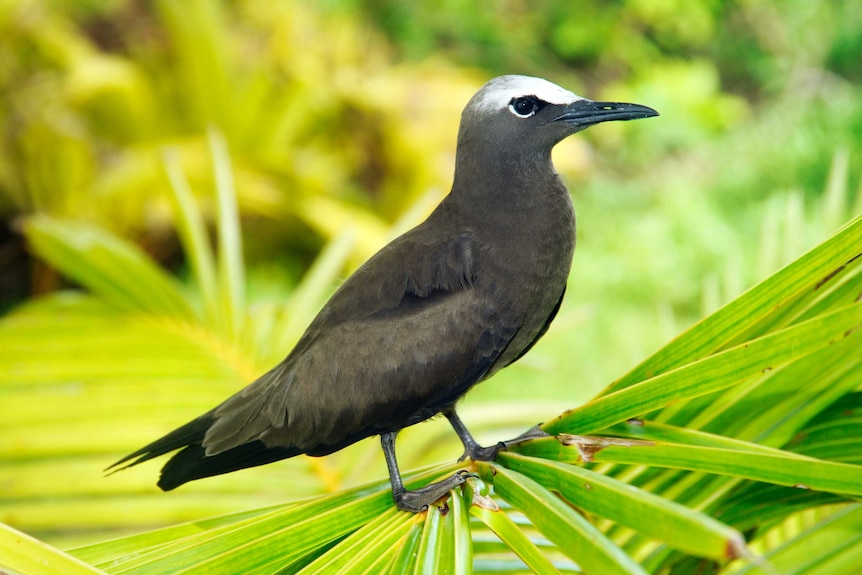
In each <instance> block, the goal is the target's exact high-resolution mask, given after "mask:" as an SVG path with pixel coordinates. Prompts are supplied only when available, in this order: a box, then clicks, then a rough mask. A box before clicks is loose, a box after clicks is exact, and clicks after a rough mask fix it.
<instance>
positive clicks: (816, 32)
mask: <svg viewBox="0 0 862 575" xmlns="http://www.w3.org/2000/svg"><path fill="white" fill-rule="evenodd" d="M860 38H862V5H859V3H858V2H853V1H851V0H843V1H842V0H836V1H833V2H829V3H823V2H808V1H807V0H788V1H786V2H782V3H775V2H768V1H765V0H740V1H737V2H720V1H718V0H698V1H688V2H686V1H683V0H661V1H647V0H615V1H612V2H600V1H597V0H588V1H582V2H577V3H573V2H570V1H567V0H542V1H539V2H525V1H523V0H506V1H503V2H499V3H493V4H489V3H485V2H480V1H479V0H434V1H426V2H399V1H395V0H384V1H379V2H368V1H362V0H326V1H324V2H320V3H316V4H312V3H303V2H297V1H285V2H268V1H264V0H236V1H233V2H219V1H214V0H184V1H180V0H154V1H153V2H140V1H134V0H87V1H76V2H65V1H62V0H0V218H2V223H3V225H2V226H0V310H7V309H10V308H13V307H15V306H17V305H19V304H21V303H22V302H24V301H25V300H28V299H29V298H33V297H34V296H39V295H42V294H45V293H49V292H53V291H54V290H57V289H58V288H63V287H68V285H69V284H68V283H67V282H68V281H69V280H68V279H62V278H60V277H59V276H58V274H57V273H56V272H54V271H52V270H51V269H50V268H49V267H48V266H46V265H45V264H44V263H43V262H40V261H38V260H34V259H33V258H32V257H31V255H30V254H29V253H28V251H27V248H26V246H25V242H24V239H23V236H22V233H21V229H22V227H23V226H22V224H21V222H22V221H26V220H27V219H28V218H31V217H32V216H33V215H35V214H38V215H49V216H55V217H62V218H66V219H74V220H77V221H79V222H83V223H85V224H88V225H95V226H98V227H100V228H103V229H106V230H108V231H110V232H112V233H113V234H115V235H117V236H120V237H125V238H127V239H129V240H131V241H133V242H135V243H137V244H138V245H139V246H141V247H142V248H143V250H144V251H145V252H147V253H148V254H149V255H150V256H151V257H153V258H154V259H155V260H156V261H158V262H160V263H161V264H163V265H164V266H165V267H167V268H168V269H169V270H171V271H173V272H176V273H177V274H179V276H180V277H181V279H182V280H183V281H184V282H186V283H190V282H191V281H192V280H191V279H190V277H191V276H193V275H194V273H193V270H190V267H192V264H191V263H190V262H187V261H186V260H185V259H184V256H183V251H182V250H181V249H180V245H181V238H179V237H178V232H177V231H176V230H175V221H176V220H175V216H174V215H173V214H174V212H173V210H172V201H173V200H172V199H171V197H172V196H171V194H170V192H169V189H170V184H169V178H168V177H167V176H166V171H165V161H164V151H165V149H166V148H170V149H171V150H172V154H173V156H172V157H173V160H170V161H175V162H177V163H178V165H179V170H180V171H181V172H182V173H183V174H185V175H187V177H188V179H189V184H190V185H189V188H190V190H192V191H193V193H195V194H196V195H197V197H196V199H195V201H196V202H197V204H198V205H200V206H202V211H203V214H204V217H205V219H206V221H207V224H208V228H207V229H208V230H210V233H211V235H213V232H212V229H213V223H212V222H213V219H214V217H215V216H214V214H215V213H216V211H217V209H216V206H215V205H214V201H213V200H212V198H213V197H214V194H213V190H214V188H215V182H214V177H213V175H212V174H213V170H212V166H211V163H212V162H211V159H210V154H209V151H208V144H207V131H208V130H209V129H210V128H213V127H214V128H216V129H217V130H218V131H219V132H220V133H222V134H224V138H225V141H226V145H227V148H228V150H229V153H230V156H231V164H232V167H233V174H234V178H235V188H236V193H237V198H238V204H239V210H240V216H241V219H242V221H243V226H244V229H245V230H246V232H245V234H244V237H243V240H244V246H243V248H244V254H245V257H246V264H247V268H248V271H247V286H245V287H246V288H247V289H248V292H249V296H248V300H249V301H250V302H251V304H252V308H253V309H255V310H257V311H258V312H259V315H260V316H266V311H267V310H268V309H269V308H268V307H267V306H276V305H281V304H282V303H283V302H284V301H285V300H288V299H289V298H290V297H291V294H292V291H293V289H294V287H295V286H297V285H301V284H300V278H302V277H303V275H304V274H305V272H306V271H307V270H308V269H309V266H310V265H311V264H312V262H313V261H314V259H315V257H316V256H317V254H318V252H319V251H320V250H321V249H322V247H323V246H325V245H332V243H337V242H340V241H342V239H343V237H344V236H343V234H345V233H346V232H348V231H349V234H348V235H349V236H350V237H352V238H353V244H352V248H351V250H352V253H351V254H350V255H348V256H346V257H345V261H346V263H345V264H344V266H343V269H342V270H340V274H339V273H335V272H333V273H332V274H331V275H332V276H335V275H341V276H342V277H343V275H344V274H346V273H347V272H348V271H349V269H351V268H352V267H354V266H355V265H356V264H357V263H359V262H360V261H362V260H363V259H364V258H365V257H367V256H368V255H370V254H371V253H372V252H373V251H374V250H376V249H377V248H378V247H379V246H380V245H382V244H383V243H384V242H385V241H386V239H387V238H389V237H391V236H392V235H394V234H397V233H399V232H400V231H403V230H404V229H405V228H406V227H408V226H410V225H412V224H414V223H416V222H417V221H419V220H420V219H421V218H422V217H423V215H424V214H425V213H427V212H428V211H429V210H430V209H431V208H432V207H433V205H434V204H435V203H436V201H437V200H438V199H439V198H441V197H442V196H443V195H444V194H445V193H446V191H447V190H448V186H449V183H450V178H451V172H452V167H453V160H454V145H455V136H456V130H457V122H458V116H459V114H460V110H461V109H462V107H463V105H464V104H465V102H466V101H467V99H468V98H469V97H470V95H471V94H472V93H473V91H474V90H475V89H476V88H478V86H480V85H481V84H482V83H483V82H484V81H485V80H486V79H488V78H490V77H492V76H494V75H497V74H500V73H526V74H531V75H538V76H544V77H547V78H549V79H551V80H553V81H555V82H557V83H559V84H561V85H563V86H565V87H567V88H570V89H573V90H574V91H576V92H578V93H580V94H583V95H585V96H587V97H594V98H601V99H615V100H629V101H635V102H641V103H644V104H647V105H650V106H653V107H655V108H657V109H658V110H659V111H660V112H661V113H662V117H661V118H658V119H656V120H655V121H650V122H643V123H632V124H630V125H617V126H613V125H608V126H602V127H601V128H597V129H595V130H590V131H588V132H586V133H585V134H583V135H581V136H579V137H577V138H575V139H572V140H571V141H567V142H565V143H564V145H561V146H560V147H559V148H558V149H557V150H556V151H555V161H556V164H557V167H558V169H559V170H560V171H561V173H562V174H563V176H564V178H565V179H566V181H567V182H569V184H570V189H571V190H572V192H573V196H574V199H575V206H576V210H577V211H578V215H579V248H578V252H577V254H576V257H575V263H574V269H573V274H572V280H571V287H570V289H569V296H568V298H567V300H566V302H565V304H564V307H563V309H562V310H561V313H560V315H559V317H558V319H557V321H556V322H555V324H554V326H553V327H552V329H551V331H550V332H549V333H548V335H547V337H546V338H545V339H544V340H543V341H542V342H541V344H540V345H539V346H537V348H536V349H535V350H534V351H533V352H531V354H530V355H528V356H527V357H526V358H524V360H522V361H521V362H519V364H518V365H517V366H514V367H513V368H511V369H509V370H506V372H503V373H501V374H499V375H498V376H496V377H495V381H494V383H493V384H489V385H485V386H480V387H479V388H477V390H476V391H475V392H474V393H472V394H471V396H470V397H469V398H468V399H467V407H468V409H469V408H470V407H473V408H474V410H475V411H474V413H476V414H477V415H476V417H480V418H481V417H483V415H481V414H480V409H479V406H480V405H481V404H482V403H483V402H487V401H489V400H492V399H493V400H499V399H500V398H503V399H505V398H507V397H516V398H519V399H523V398H524V391H523V389H524V381H525V379H527V380H529V381H540V382H541V385H530V392H529V395H530V398H531V399H536V400H539V401H543V400H547V401H551V400H554V401H556V402H558V404H557V405H559V404H562V405H561V406H560V407H566V406H571V405H573V404H575V403H577V402H578V401H582V400H584V399H586V398H587V397H590V396H591V395H592V394H593V393H595V391H597V390H598V389H600V388H601V387H603V386H604V385H606V384H607V383H608V382H609V381H611V380H612V379H613V378H615V377H617V376H619V375H620V374H621V373H623V372H624V371H625V369H626V368H628V367H630V366H632V365H634V364H635V363H636V362H637V361H639V360H640V359H641V358H643V357H644V356H645V355H646V353H647V352H650V351H652V350H655V349H657V348H658V347H659V345H660V344H661V343H662V342H663V341H666V340H667V339H669V338H670V337H672V336H673V335H675V334H676V333H677V332H678V331H679V330H680V329H681V328H682V327H684V326H687V325H689V324H691V323H692V322H693V321H694V320H695V319H696V318H698V317H700V316H701V315H703V314H704V312H706V311H711V310H713V309H715V308H716V307H717V306H718V305H719V304H721V303H723V302H725V301H728V300H729V299H730V298H731V297H732V296H734V295H736V294H737V293H739V292H741V291H742V290H743V289H745V288H746V287H747V286H750V285H752V284H753V283H754V281H755V280H757V279H759V278H762V277H765V276H766V275H767V274H769V273H770V272H772V271H774V270H775V269H777V268H778V267H779V266H780V265H782V264H784V263H786V262H788V261H790V260H791V259H792V258H794V257H795V256H797V255H799V254H800V253H801V252H802V251H803V250H804V249H805V248H806V247H808V246H811V245H813V244H815V243H816V242H817V241H818V240H820V239H822V238H823V237H825V236H826V235H827V234H828V233H830V232H831V231H832V230H834V229H835V228H836V227H838V225H840V224H841V223H842V222H843V221H845V220H846V219H847V217H848V215H850V214H858V213H860V212H862V193H860V192H859V189H860V186H862V180H860V177H859V175H860V173H862V170H860V169H859V165H860V159H862V107H860V106H859V105H858V103H859V102H860V101H862V59H860V58H859V51H860V48H862V40H860ZM170 161H169V163H170ZM31 221H32V220H31ZM339 238H341V239H339ZM320 291H325V290H320ZM317 295H318V296H320V295H323V294H317ZM312 301H315V302H316V301H317V300H314V299H313V298H312ZM67 302H68V300H65V299H62V298H59V299H54V300H52V299H47V300H44V299H43V300H39V299H38V298H35V301H34V302H29V306H33V305H35V306H37V307H38V306H40V305H41V306H44V307H43V308H42V309H45V310H54V309H59V310H61V312H62V313H61V312H57V317H62V316H63V315H64V314H67V315H68V316H74V320H75V321H81V322H83V323H84V324H86V323H87V321H86V318H87V317H90V316H88V315H87V313H85V312H86V309H85V308H87V306H92V305H93V304H92V302H87V304H86V305H85V306H82V307H81V308H76V311H75V313H74V314H73V313H71V312H69V311H68V310H67V309H66V308H65V307H64V305H65V303H67ZM255 306H256V307H255ZM95 307H96V308H97V309H91V310H90V311H91V312H92V313H91V316H92V317H93V320H92V322H91V323H90V324H89V325H90V327H91V328H93V330H96V331H97V329H96V328H99V326H103V327H102V328H101V329H105V330H110V329H112V328H111V326H112V325H113V326H114V329H116V325H115V324H119V325H121V326H123V325H126V323H127V318H125V317H122V318H121V319H116V318H113V319H111V318H110V307H108V308H105V307H104V306H103V305H102V304H99V305H98V306H95ZM24 309H25V311H26V309H32V308H28V307H27V306H25V308H24ZM279 309H280V308H279ZM62 310H66V311H62ZM82 310H83V311H82ZM261 310H262V311H261ZM19 311H20V310H19ZM304 311H305V312H306V313H313V311H314V310H311V309H309V310H304ZM20 317H21V316H18V318H19V320H20ZM106 317H108V319H105V318H106ZM7 319H8V318H7ZM135 319H139V318H135ZM102 320H105V323H104V324H102V323H101V321H102ZM6 325H9V326H14V327H16V329H17V328H18V325H17V324H15V323H14V322H9V321H7V322H6ZM129 325H131V326H132V327H135V325H136V324H135V323H134V321H132V322H131V323H129ZM148 327H150V328H152V327H153V326H151V325H150V326H148ZM156 327H157V328H159V329H161V328H162V327H163V326H156ZM301 327H302V326H298V328H299V329H301ZM156 331H158V329H156ZM122 333H123V337H126V336H128V335H129V334H134V330H133V329H132V328H129V327H128V326H127V325H126V330H125V331H123V332H122ZM181 335H182V334H181ZM64 336H68V337H72V336H69V335H68V334H65V335H64ZM201 337H203V336H202V335H201ZM180 339H183V338H182V337H181V338H180ZM124 341H125V340H124ZM129 345H130V346H133V345H134V339H133V338H131V339H130V340H129ZM219 345H221V344H220V343H219V342H217V341H216V342H215V343H214V342H212V341H205V342H204V343H203V344H201V347H202V348H203V349H204V352H203V353H204V354H205V355H207V354H209V355H214V356H215V355H218V354H217V353H216V352H215V351H213V350H219V349H220V348H219ZM245 345H246V348H244V349H251V348H253V347H254V346H252V345H249V342H246V344H245ZM165 346H166V347H167V346H168V344H167V343H166V344H165ZM46 349H51V348H49V347H46ZM138 351H139V350H138ZM284 351H285V352H286V351H287V350H286V349H285V350H284ZM106 353H107V352H106ZM152 353H153V358H154V359H155V358H157V357H158V356H159V354H162V353H165V352H164V351H159V350H158V349H155V350H152ZM268 353H270V352H268ZM271 353H273V354H277V353H278V351H277V350H273V351H271ZM138 355H140V354H138ZM219 359H222V360H224V364H226V367H224V369H221V366H220V368H219V371H218V373H216V374H215V375H214V377H215V376H218V380H219V384H218V385H217V386H215V387H216V389H209V388H208V393H210V394H212V395H213V397H216V396H218V397H220V396H222V395H223V391H224V390H225V389H229V388H231V387H232V386H238V385H241V384H242V383H243V382H244V381H245V380H247V379H248V378H250V377H253V375H254V373H253V372H254V370H255V369H264V368H265V367H266V366H265V365H258V364H257V363H255V361H260V362H261V364H262V363H264V362H263V361H262V359H261V358H254V361H251V360H250V361H248V363H244V362H243V361H241V360H237V361H235V360H236V358H232V357H227V358H223V357H220V358H219ZM266 359H267V360H269V359H271V358H269V357H267V358H266ZM140 360H141V361H142V362H144V363H146V362H147V358H146V357H144V358H142V359H140ZM251 364H253V365H251ZM123 367H124V369H130V367H129V366H128V365H127V366H123ZM156 367H157V366H153V370H154V373H155V372H158V369H157V368H156ZM192 367H194V366H192ZM190 369H191V368H190ZM84 371H86V370H84ZM84 375H86V374H84ZM84 375H82V377H84ZM211 375H212V374H211ZM153 384H154V385H158V382H154V383H153ZM219 386H221V387H219ZM67 391H68V390H65V388H64V391H62V393H66V392H67ZM0 393H2V391H0ZM202 398H203V399H202ZM202 398H197V399H192V400H190V403H191V404H190V405H186V406H185V409H186V410H187V411H188V412H189V415H194V414H195V413H196V412H197V411H199V408H203V409H206V408H208V407H210V405H209V404H207V405H198V402H199V401H200V402H203V401H204V400H207V401H208V400H210V399H212V398H211V397H210V396H209V395H206V394H204V395H202ZM159 400H160V401H161V399H159ZM154 401H155V400H154ZM164 401H169V400H164ZM557 411H559V410H558V409H556V407H555V408H551V409H549V410H548V412H547V414H546V415H549V414H553V413H556V412H557ZM142 417H144V418H146V414H145V415H144V416H142ZM486 417H487V418H488V421H491V420H493V419H494V415H493V413H492V414H491V415H487V416H486ZM537 417H539V416H537ZM173 423H180V421H175V422H173ZM430 425H434V424H430ZM433 429H436V428H433ZM150 431H153V430H149V429H145V431H135V430H133V429H129V430H124V431H123V434H128V435H123V436H122V437H120V436H117V437H114V438H112V439H114V440H115V442H120V441H121V442H122V443H123V444H124V445H126V444H127V447H134V446H136V445H137V444H138V443H140V441H142V440H146V439H147V438H148V437H149V438H151V437H150V436H151V435H152V434H151V433H149V432H150ZM153 433H156V431H153ZM494 437H497V432H496V431H494V432H493V433H491V434H490V435H489V438H494ZM43 439H44V441H45V442H46V444H48V443H50V441H51V438H50V437H47V438H43ZM113 448H114V449H117V448H118V446H117V445H114V446H113ZM108 459H110V458H108ZM348 460H349V459H348ZM96 464H97V462H93V465H96ZM316 465H323V466H325V465H326V464H325V463H324V464H319V463H318V464H316ZM318 471H319V470H318ZM319 475H323V476H325V475H326V473H325V471H324V472H320V471H319ZM141 484H142V483H141ZM234 484H236V483H234ZM34 489H35V488H34ZM309 491H313V490H311V489H309ZM305 492H306V491H303V493H305ZM268 501H269V500H266V499H262V500H261V501H259V502H258V503H260V504H264V503H266V502H268ZM228 508H242V506H234V507H230V505H227V504H226V505H225V506H224V507H223V509H228ZM153 521H156V520H155V519H153ZM24 523H25V524H27V522H26V521H24ZM30 524H31V525H37V526H38V528H39V529H45V530H49V528H48V527H46V525H49V524H50V522H49V521H46V520H45V519H44V517H42V518H41V519H37V520H34V521H33V522H32V523H30Z"/></svg>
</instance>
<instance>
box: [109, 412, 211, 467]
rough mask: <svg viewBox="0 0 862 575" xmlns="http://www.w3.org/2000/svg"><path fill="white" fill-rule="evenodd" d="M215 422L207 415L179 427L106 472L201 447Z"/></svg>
mask: <svg viewBox="0 0 862 575" xmlns="http://www.w3.org/2000/svg"><path fill="white" fill-rule="evenodd" d="M213 421H215V418H214V417H213V416H212V414H210V413H205V414H204V415H201V416H200V417H198V418H197V419H193V420H192V421H190V422H188V423H186V424H185V425H183V426H182V427H178V428H177V429H175V430H173V431H172V432H170V433H168V434H167V435H165V436H164V437H162V438H161V439H157V440H155V441H154V442H152V443H150V444H149V445H146V446H144V447H142V448H140V449H139V450H137V451H135V452H134V453H130V454H128V455H127V456H125V457H124V458H122V459H120V460H119V461H117V462H116V463H113V464H111V465H110V466H109V467H108V468H106V469H105V471H110V472H111V473H116V472H117V471H122V470H123V469H127V468H129V467H132V466H133V465H137V464H138V463H143V462H144V461H149V460H150V459H153V458H154V457H158V456H159V455H164V454H165V453H170V452H171V451H176V450H177V449H180V448H182V447H186V446H188V445H196V444H197V445H200V444H201V442H203V440H204V434H205V433H206V432H207V429H209V428H210V426H211V425H212V424H213ZM132 460H134V461H132ZM123 464H125V465H123ZM120 466H122V467H120ZM111 470H113V471H111Z"/></svg>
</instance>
